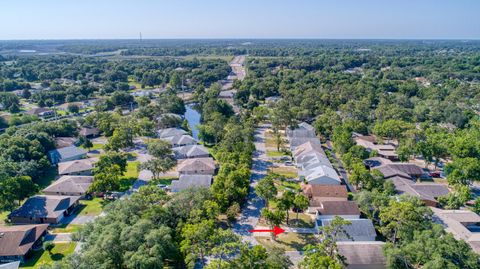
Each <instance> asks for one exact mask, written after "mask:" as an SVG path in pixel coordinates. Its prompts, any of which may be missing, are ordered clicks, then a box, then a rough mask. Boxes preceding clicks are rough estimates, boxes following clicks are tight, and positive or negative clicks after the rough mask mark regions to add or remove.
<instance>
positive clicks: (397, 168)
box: [373, 163, 424, 180]
mask: <svg viewBox="0 0 480 269" xmlns="http://www.w3.org/2000/svg"><path fill="white" fill-rule="evenodd" d="M373 169H376V170H378V171H380V173H382V174H383V176H384V178H385V179H389V178H393V177H400V178H406V179H410V180H414V179H417V178H419V177H420V176H422V175H423V174H424V172H423V170H422V168H421V167H420V166H418V165H415V164H412V163H389V164H385V165H381V166H378V167H375V168H373Z"/></svg>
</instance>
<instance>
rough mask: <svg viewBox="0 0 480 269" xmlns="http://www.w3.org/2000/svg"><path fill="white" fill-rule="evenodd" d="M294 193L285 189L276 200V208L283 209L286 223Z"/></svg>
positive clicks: (292, 203)
mask: <svg viewBox="0 0 480 269" xmlns="http://www.w3.org/2000/svg"><path fill="white" fill-rule="evenodd" d="M294 200H295V194H294V193H293V192H292V191H288V190H285V191H284V192H283V194H282V197H281V198H280V199H279V200H278V204H277V206H278V209H280V210H284V211H285V217H286V223H287V224H288V220H289V219H290V218H289V217H290V216H289V211H290V209H291V208H292V207H293V205H294Z"/></svg>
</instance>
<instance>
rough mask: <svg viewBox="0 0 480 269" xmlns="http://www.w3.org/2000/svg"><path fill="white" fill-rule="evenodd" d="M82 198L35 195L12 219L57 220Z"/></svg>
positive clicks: (11, 214)
mask: <svg viewBox="0 0 480 269" xmlns="http://www.w3.org/2000/svg"><path fill="white" fill-rule="evenodd" d="M79 199H80V196H56V195H35V196H32V197H30V198H29V199H28V200H27V201H26V202H25V203H24V204H23V205H22V206H21V207H20V208H18V209H15V210H14V211H12V213H10V215H9V216H10V217H26V218H30V217H32V218H57V217H59V216H60V215H61V214H63V212H65V210H67V209H68V208H69V207H70V206H72V205H73V204H74V203H76V202H77V201H78V200H79Z"/></svg>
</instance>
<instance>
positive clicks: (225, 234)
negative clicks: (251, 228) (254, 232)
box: [209, 228, 241, 269]
mask: <svg viewBox="0 0 480 269" xmlns="http://www.w3.org/2000/svg"><path fill="white" fill-rule="evenodd" d="M211 242H212V248H211V250H210V251H209V254H210V255H212V256H213V257H215V258H217V261H218V268H219V269H221V268H223V267H222V263H223V261H224V260H225V259H226V258H227V257H229V256H231V255H233V254H235V253H237V252H238V249H239V248H240V246H241V241H240V238H239V237H238V236H237V235H236V234H235V233H233V231H232V230H230V229H228V230H223V229H221V228H220V229H216V230H215V232H214V233H213V235H212V237H211Z"/></svg>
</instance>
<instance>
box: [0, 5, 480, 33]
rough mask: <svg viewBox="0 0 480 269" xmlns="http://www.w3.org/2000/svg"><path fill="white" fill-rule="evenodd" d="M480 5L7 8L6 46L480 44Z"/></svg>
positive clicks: (3, 18)
mask: <svg viewBox="0 0 480 269" xmlns="http://www.w3.org/2000/svg"><path fill="white" fill-rule="evenodd" d="M479 14H480V1H479V0H395V1H394V0H328V1H327V0H233V1H232V0H230V1H228V0H136V1H133V0H130V1H126V0H81V1H77V0H7V1H1V2H0V39H83V38H92V39H96V38H102V39H114V38H138V35H139V32H142V34H143V37H144V38H393V39H402V38H420V39H427V38H428V39H437V38H442V39H443V38H445V39H450V38H453V39H479V38H480V15H479Z"/></svg>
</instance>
